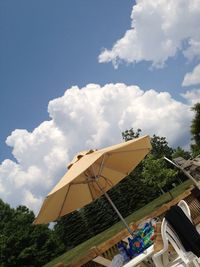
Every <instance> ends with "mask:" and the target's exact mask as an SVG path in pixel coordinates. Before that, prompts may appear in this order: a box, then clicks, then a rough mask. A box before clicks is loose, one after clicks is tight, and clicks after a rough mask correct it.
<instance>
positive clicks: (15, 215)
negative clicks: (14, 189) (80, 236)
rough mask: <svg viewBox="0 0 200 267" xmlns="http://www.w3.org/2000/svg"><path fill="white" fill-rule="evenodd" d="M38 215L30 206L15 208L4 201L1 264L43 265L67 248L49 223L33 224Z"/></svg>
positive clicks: (1, 204) (0, 213) (0, 211)
mask: <svg viewBox="0 0 200 267" xmlns="http://www.w3.org/2000/svg"><path fill="white" fill-rule="evenodd" d="M34 218H35V216H34V214H33V212H32V211H30V210H29V209H28V208H27V207H25V206H19V207H18V208H16V209H12V208H10V206H9V205H8V204H5V203H4V202H3V201H2V200H0V219H1V220H0V263H1V265H0V266H1V267H11V266H12V267H19V266H24V267H26V266H27V267H28V266H29V267H30V266H42V265H44V264H45V263H47V262H48V261H50V260H51V259H52V258H53V257H55V256H58V255H59V254H60V253H62V252H63V251H64V246H62V243H61V241H60V240H58V239H57V238H56V237H55V235H54V233H53V231H52V230H50V229H49V228H48V226H47V225H33V220H34Z"/></svg>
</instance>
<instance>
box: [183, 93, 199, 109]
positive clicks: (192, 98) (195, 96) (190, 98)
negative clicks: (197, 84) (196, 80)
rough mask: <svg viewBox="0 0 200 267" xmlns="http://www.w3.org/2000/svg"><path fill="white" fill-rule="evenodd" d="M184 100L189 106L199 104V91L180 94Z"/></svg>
mask: <svg viewBox="0 0 200 267" xmlns="http://www.w3.org/2000/svg"><path fill="white" fill-rule="evenodd" d="M181 95H182V97H183V98H185V99H186V100H187V102H188V104H189V105H191V106H193V105H194V104H196V103H198V102H199V103H200V89H193V90H190V91H187V92H186V93H184V94H181Z"/></svg>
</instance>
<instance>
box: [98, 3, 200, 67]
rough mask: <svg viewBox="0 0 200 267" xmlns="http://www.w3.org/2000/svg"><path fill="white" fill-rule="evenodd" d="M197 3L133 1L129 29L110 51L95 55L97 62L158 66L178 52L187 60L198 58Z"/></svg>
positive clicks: (199, 50) (198, 15) (199, 40)
mask: <svg viewBox="0 0 200 267" xmlns="http://www.w3.org/2000/svg"><path fill="white" fill-rule="evenodd" d="M199 17H200V4H199V0H176V1H174V0H148V1H146V0H137V1H136V4H135V5H134V6H133V10H132V14H131V20H132V23H131V28H130V29H129V30H127V31H126V32H125V34H124V36H123V37H122V38H121V39H119V40H118V41H116V43H115V44H114V45H113V47H112V49H111V50H107V49H105V50H104V51H102V53H101V54H100V55H99V62H101V63H102V62H112V63H113V64H114V66H115V67H117V66H118V64H119V63H120V62H121V61H125V62H128V63H137V62H139V61H142V60H146V61H151V62H152V64H153V66H156V67H162V66H163V65H164V63H165V62H166V60H167V59H168V58H170V57H174V56H175V54H176V53H177V52H178V51H182V52H183V54H184V56H185V57H187V58H188V59H193V58H194V57H199V56H200V31H199V26H200V20H199Z"/></svg>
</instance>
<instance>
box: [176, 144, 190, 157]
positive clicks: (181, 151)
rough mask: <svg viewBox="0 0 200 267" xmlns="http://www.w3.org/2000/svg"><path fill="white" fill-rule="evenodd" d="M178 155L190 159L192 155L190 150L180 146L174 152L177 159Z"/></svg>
mask: <svg viewBox="0 0 200 267" xmlns="http://www.w3.org/2000/svg"><path fill="white" fill-rule="evenodd" d="M178 157H182V158H184V159H189V158H190V157H191V155H190V152H188V151H185V150H184V149H183V148H181V147H180V146H178V147H177V148H176V149H175V150H174V152H173V154H172V158H173V159H175V158H178Z"/></svg>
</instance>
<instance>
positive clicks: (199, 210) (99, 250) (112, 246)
mask: <svg viewBox="0 0 200 267" xmlns="http://www.w3.org/2000/svg"><path fill="white" fill-rule="evenodd" d="M181 199H184V200H185V201H186V202H187V203H188V205H189V207H190V210H191V215H192V219H193V222H194V223H195V224H198V223H199V222H200V204H199V202H198V200H197V199H196V198H194V196H193V195H192V194H191V189H189V190H186V191H185V192H184V193H183V194H181V195H179V196H178V197H176V198H175V199H173V200H172V201H170V202H168V203H167V204H164V205H162V206H161V207H160V208H158V209H157V210H155V211H154V212H152V213H150V214H148V216H146V217H144V218H142V219H141V220H139V221H137V222H136V223H134V224H130V228H131V229H132V230H133V231H134V230H136V229H137V226H138V225H139V224H140V223H141V222H142V221H145V220H147V219H149V218H155V217H159V218H160V219H162V218H163V217H164V215H165V212H166V211H167V210H168V209H169V208H170V207H171V206H173V205H175V204H177V203H178V202H179V201H180V200H181ZM129 235H130V234H129V232H128V231H127V230H126V229H124V230H122V231H120V232H119V233H118V234H116V235H115V236H114V237H112V238H111V239H109V240H107V241H106V242H104V243H102V244H100V245H98V246H96V247H93V248H91V249H90V250H89V251H88V253H87V254H86V255H85V256H84V257H82V258H81V259H79V260H78V261H77V262H74V263H71V264H65V265H64V264H62V263H60V264H57V265H55V266H54V267H58V266H63V267H81V266H82V267H101V266H103V265H101V264H99V263H97V262H94V259H95V258H96V257H98V256H103V257H104V258H106V259H109V260H111V259H112V258H113V257H114V256H115V255H116V254H118V250H117V244H118V243H119V242H120V241H121V240H123V239H125V238H126V237H127V236H129Z"/></svg>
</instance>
